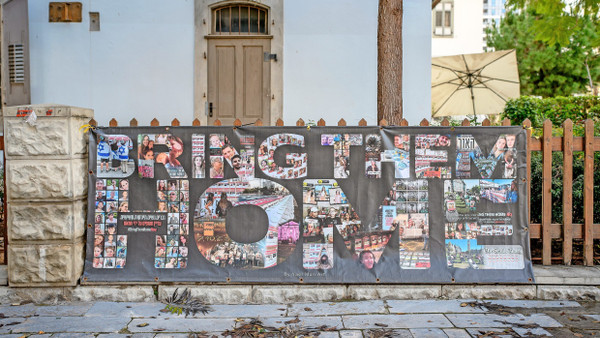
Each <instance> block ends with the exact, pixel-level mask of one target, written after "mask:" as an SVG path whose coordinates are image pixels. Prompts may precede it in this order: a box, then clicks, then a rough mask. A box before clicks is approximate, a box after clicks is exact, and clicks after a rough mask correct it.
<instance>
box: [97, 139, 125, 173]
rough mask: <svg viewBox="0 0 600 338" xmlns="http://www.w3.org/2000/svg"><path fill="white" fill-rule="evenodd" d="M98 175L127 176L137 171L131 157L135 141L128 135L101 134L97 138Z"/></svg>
mask: <svg viewBox="0 0 600 338" xmlns="http://www.w3.org/2000/svg"><path fill="white" fill-rule="evenodd" d="M97 142H98V144H97V147H96V149H97V156H96V175H97V177H127V176H130V175H131V174H133V172H134V171H135V163H134V162H133V159H132V158H129V151H131V150H132V149H133V142H132V141H131V139H130V138H129V136H127V135H99V136H98V140H97Z"/></svg>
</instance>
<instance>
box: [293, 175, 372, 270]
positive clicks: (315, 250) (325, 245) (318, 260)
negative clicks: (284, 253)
mask: <svg viewBox="0 0 600 338" xmlns="http://www.w3.org/2000/svg"><path fill="white" fill-rule="evenodd" d="M303 195H304V196H315V195H316V196H317V198H316V200H315V203H314V204H312V205H311V204H308V205H305V206H304V209H303V218H304V222H303V233H302V235H303V236H302V237H303V240H304V246H303V250H304V253H303V267H304V268H305V269H330V268H332V267H333V266H334V261H333V255H332V253H333V232H334V229H333V228H334V227H335V228H336V229H337V231H338V232H339V233H340V235H341V236H342V238H344V242H345V243H346V247H347V248H348V249H349V250H352V244H353V243H352V242H353V240H354V237H353V236H354V235H355V234H358V233H360V230H361V227H362V224H361V221H360V219H359V218H358V214H357V213H356V212H355V211H354V209H353V208H352V206H351V205H350V204H349V203H348V200H347V198H346V196H345V194H343V192H342V189H341V188H340V187H339V186H338V183H337V181H335V180H304V183H303ZM323 257H325V258H323Z"/></svg>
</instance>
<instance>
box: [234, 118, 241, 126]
mask: <svg viewBox="0 0 600 338" xmlns="http://www.w3.org/2000/svg"><path fill="white" fill-rule="evenodd" d="M233 126H234V127H241V126H242V121H241V120H240V119H235V121H233Z"/></svg>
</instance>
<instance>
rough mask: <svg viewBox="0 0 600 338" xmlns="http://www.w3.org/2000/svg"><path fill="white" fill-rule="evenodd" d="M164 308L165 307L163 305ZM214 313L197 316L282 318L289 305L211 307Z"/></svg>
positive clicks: (197, 315)
mask: <svg viewBox="0 0 600 338" xmlns="http://www.w3.org/2000/svg"><path fill="white" fill-rule="evenodd" d="M163 307H164V305H163ZM211 308H212V310H213V311H210V312H208V313H207V314H206V315H204V314H196V315H195V316H194V317H196V318H220V317H225V318H227V317H228V318H231V317H240V318H244V317H245V318H248V317H253V318H254V317H261V318H262V317H281V316H285V314H286V312H287V310H288V309H287V305H277V304H275V305H273V304H265V305H243V306H240V305H211Z"/></svg>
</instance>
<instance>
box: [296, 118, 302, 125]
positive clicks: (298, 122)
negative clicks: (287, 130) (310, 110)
mask: <svg viewBox="0 0 600 338" xmlns="http://www.w3.org/2000/svg"><path fill="white" fill-rule="evenodd" d="M296 127H304V120H303V119H298V121H296Z"/></svg>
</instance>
